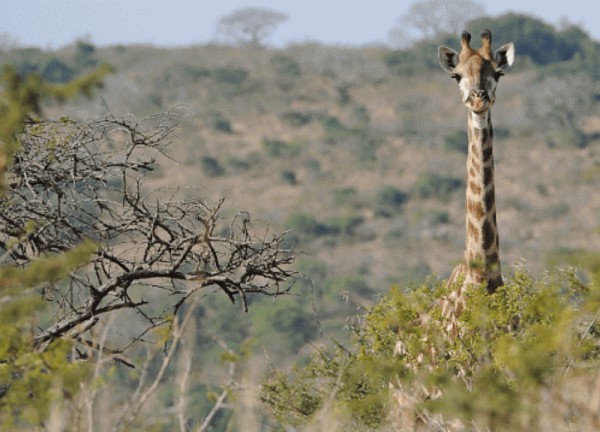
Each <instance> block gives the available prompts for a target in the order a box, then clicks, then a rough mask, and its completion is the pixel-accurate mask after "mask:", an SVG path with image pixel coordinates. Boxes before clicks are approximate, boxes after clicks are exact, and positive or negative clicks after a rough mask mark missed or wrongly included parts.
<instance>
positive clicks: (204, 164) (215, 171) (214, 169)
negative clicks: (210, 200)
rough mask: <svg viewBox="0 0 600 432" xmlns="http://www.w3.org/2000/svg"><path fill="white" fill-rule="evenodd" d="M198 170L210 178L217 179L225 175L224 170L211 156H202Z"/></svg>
mask: <svg viewBox="0 0 600 432" xmlns="http://www.w3.org/2000/svg"><path fill="white" fill-rule="evenodd" d="M200 168H201V169H202V171H203V172H204V174H206V175H207V176H210V177H219V176H222V175H223V174H225V168H223V166H222V165H221V163H220V162H219V160H218V159H217V158H215V157H212V156H202V158H201V159H200Z"/></svg>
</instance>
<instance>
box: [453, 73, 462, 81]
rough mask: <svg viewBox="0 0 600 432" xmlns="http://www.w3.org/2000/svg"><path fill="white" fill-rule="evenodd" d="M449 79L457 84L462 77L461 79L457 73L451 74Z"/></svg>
mask: <svg viewBox="0 0 600 432" xmlns="http://www.w3.org/2000/svg"><path fill="white" fill-rule="evenodd" d="M451 77H452V78H453V79H455V80H456V82H458V83H459V82H460V80H461V78H462V77H461V76H460V75H459V74H457V73H455V74H452V75H451Z"/></svg>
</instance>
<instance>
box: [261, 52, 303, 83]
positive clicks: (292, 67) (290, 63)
mask: <svg viewBox="0 0 600 432" xmlns="http://www.w3.org/2000/svg"><path fill="white" fill-rule="evenodd" d="M269 63H270V64H271V67H272V68H273V69H274V70H275V72H276V73H277V74H278V75H280V76H283V77H288V78H296V77H299V76H300V75H302V70H301V69H300V65H299V64H298V63H297V62H296V60H294V59H293V58H292V57H290V56H287V55H284V54H275V55H274V56H273V57H271V60H270V61H269Z"/></svg>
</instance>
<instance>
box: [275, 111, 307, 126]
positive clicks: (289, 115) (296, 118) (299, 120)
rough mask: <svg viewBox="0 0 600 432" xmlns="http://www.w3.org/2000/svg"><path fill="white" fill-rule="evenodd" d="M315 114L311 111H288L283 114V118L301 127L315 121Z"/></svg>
mask: <svg viewBox="0 0 600 432" xmlns="http://www.w3.org/2000/svg"><path fill="white" fill-rule="evenodd" d="M313 118H314V115H313V114H312V113H310V112H302V111H287V112H284V113H283V114H281V120H283V121H284V122H286V123H287V124H289V125H290V126H294V127H300V126H304V125H307V124H309V123H310V122H311V121H313Z"/></svg>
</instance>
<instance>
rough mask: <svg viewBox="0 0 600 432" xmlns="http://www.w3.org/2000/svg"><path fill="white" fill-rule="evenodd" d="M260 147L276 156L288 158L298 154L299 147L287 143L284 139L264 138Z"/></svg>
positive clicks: (270, 154)
mask: <svg viewBox="0 0 600 432" xmlns="http://www.w3.org/2000/svg"><path fill="white" fill-rule="evenodd" d="M262 147H263V149H264V150H265V152H266V153H267V154H268V155H269V156H271V157H276V158H288V157H293V156H296V155H298V153H299V151H300V148H299V146H298V145H294V144H288V143H286V142H285V141H281V140H273V139H268V138H265V139H263V141H262Z"/></svg>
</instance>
